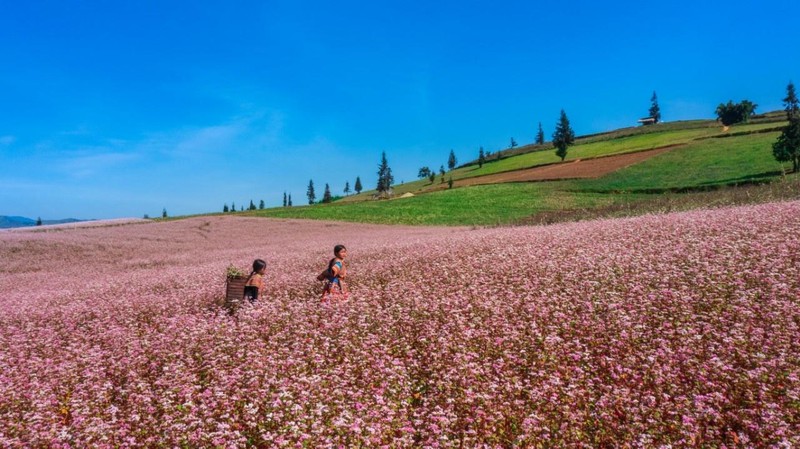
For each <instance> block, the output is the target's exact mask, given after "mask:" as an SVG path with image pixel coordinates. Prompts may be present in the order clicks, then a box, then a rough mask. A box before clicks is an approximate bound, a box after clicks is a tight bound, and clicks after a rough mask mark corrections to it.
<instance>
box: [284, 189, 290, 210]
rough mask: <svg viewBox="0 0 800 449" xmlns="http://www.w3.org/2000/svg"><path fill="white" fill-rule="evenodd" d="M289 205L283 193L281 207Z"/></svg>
mask: <svg viewBox="0 0 800 449" xmlns="http://www.w3.org/2000/svg"><path fill="white" fill-rule="evenodd" d="M288 205H289V203H288V202H287V201H286V192H283V207H286V206H288Z"/></svg>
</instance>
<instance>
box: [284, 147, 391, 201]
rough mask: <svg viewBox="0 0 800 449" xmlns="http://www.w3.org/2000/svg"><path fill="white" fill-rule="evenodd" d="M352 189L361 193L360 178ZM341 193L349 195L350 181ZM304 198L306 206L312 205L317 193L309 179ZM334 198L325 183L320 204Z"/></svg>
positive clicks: (312, 181) (345, 184)
mask: <svg viewBox="0 0 800 449" xmlns="http://www.w3.org/2000/svg"><path fill="white" fill-rule="evenodd" d="M384 157H385V156H384ZM353 187H354V189H355V192H356V194H359V193H361V190H362V189H363V186H362V185H361V177H359V176H356V182H355V185H354V186H353ZM343 192H344V194H345V195H349V194H350V181H346V182H345V183H344V190H343ZM306 197H307V198H308V204H309V205H310V204H314V203H315V202H316V200H317V193H316V190H315V189H314V180H313V179H309V180H308V188H307V189H306ZM336 198H337V197H335V196H333V195H332V194H331V187H330V186H329V185H328V184H327V183H326V184H325V190H324V192H323V194H322V199H321V200H320V203H330V202H332V201H333V200H334V199H336ZM283 205H284V207H286V206H287V203H286V194H285V193H284V204H283ZM291 205H292V196H291V195H289V202H288V206H291Z"/></svg>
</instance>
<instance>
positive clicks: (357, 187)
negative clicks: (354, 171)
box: [353, 176, 363, 194]
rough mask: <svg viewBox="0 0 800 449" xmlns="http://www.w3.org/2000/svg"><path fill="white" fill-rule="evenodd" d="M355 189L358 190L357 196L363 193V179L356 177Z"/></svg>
mask: <svg viewBox="0 0 800 449" xmlns="http://www.w3.org/2000/svg"><path fill="white" fill-rule="evenodd" d="M353 188H354V189H355V190H356V194H359V193H361V189H363V186H362V185H361V177H359V176H356V184H355V185H354V186H353Z"/></svg>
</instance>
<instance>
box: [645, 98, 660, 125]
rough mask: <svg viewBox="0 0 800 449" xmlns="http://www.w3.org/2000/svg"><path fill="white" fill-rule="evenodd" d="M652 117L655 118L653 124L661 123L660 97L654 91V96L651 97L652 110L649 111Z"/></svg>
mask: <svg viewBox="0 0 800 449" xmlns="http://www.w3.org/2000/svg"><path fill="white" fill-rule="evenodd" d="M648 114H649V115H650V117H652V118H653V123H658V122H660V121H661V108H659V107H658V97H657V96H656V91H653V96H652V97H650V110H649V111H648Z"/></svg>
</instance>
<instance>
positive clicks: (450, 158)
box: [447, 150, 458, 170]
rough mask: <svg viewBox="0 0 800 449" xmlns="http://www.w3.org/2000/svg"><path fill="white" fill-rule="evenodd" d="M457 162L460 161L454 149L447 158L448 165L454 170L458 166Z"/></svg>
mask: <svg viewBox="0 0 800 449" xmlns="http://www.w3.org/2000/svg"><path fill="white" fill-rule="evenodd" d="M457 163H458V161H457V160H456V153H454V152H453V150H450V156H448V158H447V167H448V168H449V169H450V170H452V169H454V168H456V164H457Z"/></svg>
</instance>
